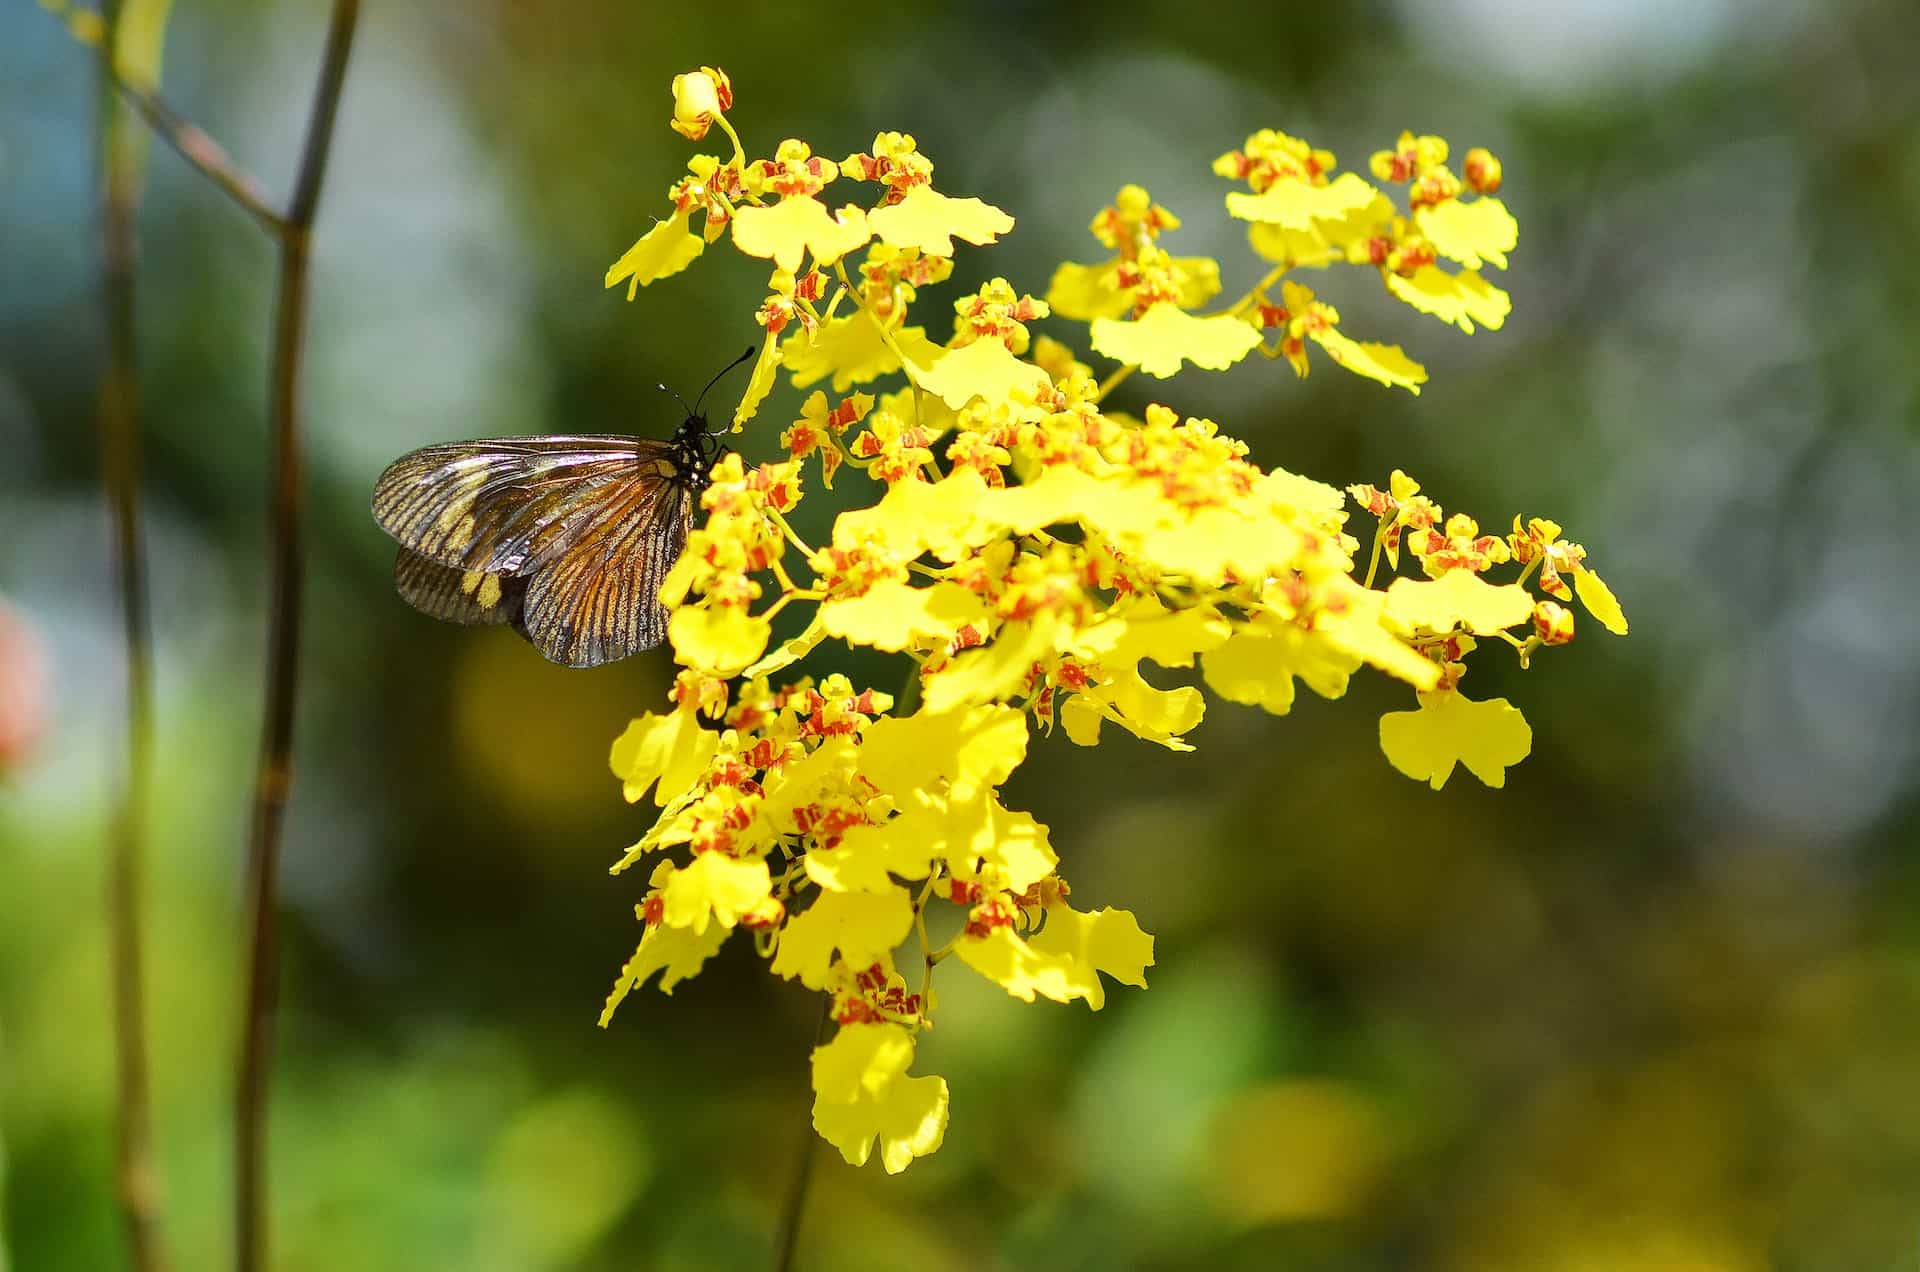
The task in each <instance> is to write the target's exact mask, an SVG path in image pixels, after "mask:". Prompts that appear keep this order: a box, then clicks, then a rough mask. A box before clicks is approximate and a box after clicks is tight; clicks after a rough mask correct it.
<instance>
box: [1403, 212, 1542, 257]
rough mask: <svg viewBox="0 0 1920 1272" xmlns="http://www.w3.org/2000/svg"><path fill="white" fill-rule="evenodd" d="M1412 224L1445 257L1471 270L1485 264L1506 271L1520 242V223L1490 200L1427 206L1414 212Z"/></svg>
mask: <svg viewBox="0 0 1920 1272" xmlns="http://www.w3.org/2000/svg"><path fill="white" fill-rule="evenodd" d="M1413 223H1414V224H1415V225H1417V226H1418V227H1419V228H1420V233H1422V234H1424V235H1426V238H1427V241H1428V242H1429V243H1432V244H1433V246H1434V247H1435V248H1436V249H1437V250H1438V251H1439V253H1440V254H1441V255H1442V256H1444V257H1446V258H1447V259H1448V260H1452V261H1458V262H1460V264H1462V265H1464V266H1466V267H1467V268H1468V269H1479V268H1480V265H1481V262H1482V261H1483V260H1485V261H1490V262H1492V263H1493V264H1494V265H1497V266H1499V267H1500V268H1501V269H1505V268H1506V267H1507V253H1508V252H1511V251H1512V250H1513V249H1514V245H1515V244H1517V243H1518V242H1519V241H1520V223H1519V222H1518V221H1516V220H1514V219H1513V214H1512V213H1511V212H1509V211H1507V205H1506V204H1504V203H1502V202H1500V200H1498V199H1495V198H1492V197H1490V196H1489V197H1484V198H1479V199H1475V200H1473V201H1472V202H1471V203H1463V202H1461V201H1460V200H1459V199H1448V200H1447V201H1446V202H1444V203H1434V204H1428V205H1427V206H1425V207H1422V208H1420V209H1418V210H1417V211H1415V212H1414V214H1413Z"/></svg>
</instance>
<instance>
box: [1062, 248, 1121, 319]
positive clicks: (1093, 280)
mask: <svg viewBox="0 0 1920 1272" xmlns="http://www.w3.org/2000/svg"><path fill="white" fill-rule="evenodd" d="M1046 302H1047V306H1048V308H1050V309H1052V310H1053V312H1054V314H1055V316H1056V317H1060V318H1071V319H1073V320H1074V321H1076V322H1091V321H1093V320H1094V319H1095V318H1118V317H1121V316H1122V315H1123V314H1125V313H1126V312H1127V311H1128V310H1129V309H1132V308H1133V291H1132V289H1131V288H1124V287H1117V286H1115V285H1114V262H1113V261H1107V262H1105V263H1103V264H1100V265H1076V264H1074V263H1073V262H1071V261H1068V262H1066V263H1065V264H1063V265H1061V266H1060V268H1058V269H1056V270H1054V271H1053V281H1052V282H1050V283H1048V284H1047V295H1046Z"/></svg>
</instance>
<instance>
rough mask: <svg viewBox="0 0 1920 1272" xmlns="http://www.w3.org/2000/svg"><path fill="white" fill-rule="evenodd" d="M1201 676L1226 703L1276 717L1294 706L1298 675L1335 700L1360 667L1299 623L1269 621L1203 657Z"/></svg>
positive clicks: (1237, 632) (1347, 654) (1239, 631)
mask: <svg viewBox="0 0 1920 1272" xmlns="http://www.w3.org/2000/svg"><path fill="white" fill-rule="evenodd" d="M1200 667H1201V674H1202V675H1203V676H1204V677H1205V678H1206V682H1207V684H1208V685H1209V686H1211V687H1212V689H1213V691H1214V692H1215V693H1217V694H1219V695H1220V696H1221V697H1222V698H1225V699H1226V700H1227V701H1228V702H1240V703H1245V704H1247V705H1249V706H1258V707H1262V708H1264V709H1265V710H1267V711H1269V712H1271V713H1272V714H1274V715H1285V714H1286V713H1287V712H1288V711H1289V710H1291V709H1292V708H1293V682H1294V680H1295V678H1296V677H1297V678H1298V679H1300V680H1303V681H1305V682H1306V684H1307V687H1308V688H1309V689H1312V690H1313V691H1314V692H1315V693H1317V694H1319V695H1320V696H1321V697H1322V698H1338V697H1340V696H1341V695H1342V694H1344V693H1346V691H1347V681H1348V679H1349V678H1350V677H1351V676H1352V675H1353V673H1354V672H1355V671H1357V670H1359V668H1360V658H1359V656H1358V655H1357V654H1354V653H1353V652H1352V651H1350V650H1347V649H1343V648H1341V647H1340V646H1338V645H1335V644H1334V643H1333V642H1331V641H1329V640H1328V639H1326V637H1325V636H1323V635H1320V634H1319V633H1316V632H1313V631H1310V630H1307V629H1306V628H1303V627H1301V626H1300V625H1299V624H1297V623H1283V622H1280V621H1278V620H1275V619H1271V618H1263V619H1261V620H1260V621H1258V622H1256V623H1254V624H1251V625H1249V626H1246V627H1241V628H1238V629H1236V630H1235V631H1234V633H1233V637H1232V639H1230V640H1228V641H1227V643H1226V644H1224V645H1222V646H1220V648H1218V649H1215V650H1212V651H1211V652H1209V653H1207V654H1206V655H1204V656H1203V658H1202V659H1201V663H1200Z"/></svg>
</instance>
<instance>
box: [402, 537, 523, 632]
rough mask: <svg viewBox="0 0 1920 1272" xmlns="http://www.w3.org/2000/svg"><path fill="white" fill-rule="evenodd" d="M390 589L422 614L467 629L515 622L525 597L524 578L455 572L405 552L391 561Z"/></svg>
mask: <svg viewBox="0 0 1920 1272" xmlns="http://www.w3.org/2000/svg"><path fill="white" fill-rule="evenodd" d="M393 585H394V587H395V588H397V589H398V590H399V592H400V596H401V598H402V599H403V600H405V601H406V603H407V604H409V605H411V606H413V608H415V609H417V610H419V611H420V612H421V613H422V614H427V615H430V616H431V617H433V618H437V619H439V620H440V621H441V622H443V623H459V624H461V625H463V626H467V627H478V626H482V625H486V624H491V623H514V622H517V621H518V619H519V617H520V606H521V602H522V601H523V600H525V598H526V594H527V580H526V579H524V578H516V577H514V576H512V575H500V574H483V573H481V572H480V571H478V570H456V569H454V568H453V567H452V566H448V565H441V564H439V563H438V562H436V561H429V560H427V558H425V557H423V556H421V555H420V554H419V553H418V552H413V551H410V550H408V549H406V548H402V549H400V552H399V555H398V556H396V557H395V558H394V561H393Z"/></svg>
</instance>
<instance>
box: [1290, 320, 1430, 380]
mask: <svg viewBox="0 0 1920 1272" xmlns="http://www.w3.org/2000/svg"><path fill="white" fill-rule="evenodd" d="M1313 338H1314V340H1316V341H1317V342H1319V345H1320V347H1321V348H1322V349H1325V350H1326V351H1327V356H1328V357H1329V358H1332V359H1333V360H1334V361H1335V362H1337V363H1339V364H1340V365H1341V366H1343V367H1345V368H1346V369H1347V370H1349V371H1351V372H1353V373H1354V374H1355V375H1364V376H1365V377H1367V379H1369V380H1377V381H1379V382H1380V383H1381V384H1384V385H1386V386H1387V387H1388V388H1401V389H1405V390H1406V391H1407V392H1409V393H1411V394H1413V395H1414V396H1415V397H1418V396H1420V386H1421V385H1423V384H1425V383H1426V382H1427V369H1426V368H1425V367H1423V366H1421V365H1420V364H1419V363H1418V362H1415V361H1414V360H1413V359H1412V358H1409V357H1408V356H1407V355H1406V354H1404V353H1402V352H1400V346H1399V345H1388V344H1376V343H1374V342H1373V341H1371V340H1368V341H1359V340H1351V339H1348V338H1347V337H1346V336H1345V335H1343V334H1341V332H1340V330H1339V329H1338V328H1335V327H1328V328H1326V329H1324V330H1322V331H1317V332H1315V333H1314V336H1313Z"/></svg>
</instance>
